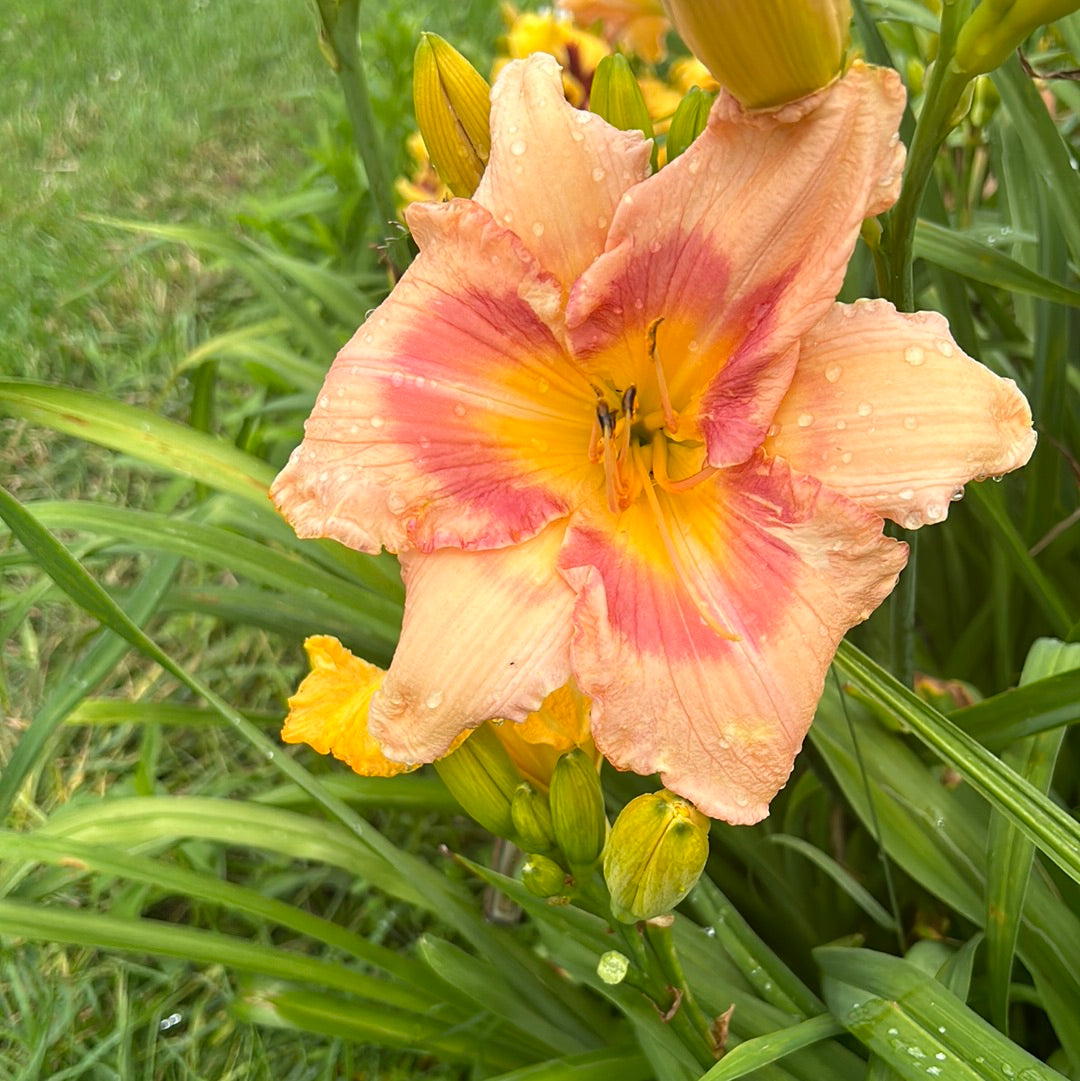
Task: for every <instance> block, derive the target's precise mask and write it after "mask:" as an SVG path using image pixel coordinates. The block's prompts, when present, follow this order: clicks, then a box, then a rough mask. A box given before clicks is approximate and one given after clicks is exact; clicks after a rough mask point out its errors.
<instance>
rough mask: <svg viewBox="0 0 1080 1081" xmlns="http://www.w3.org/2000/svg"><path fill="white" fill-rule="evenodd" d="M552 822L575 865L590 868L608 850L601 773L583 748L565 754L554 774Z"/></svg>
mask: <svg viewBox="0 0 1080 1081" xmlns="http://www.w3.org/2000/svg"><path fill="white" fill-rule="evenodd" d="M549 799H550V801H551V825H552V829H553V830H554V833H555V840H556V841H557V842H558V845H559V848H560V849H562V853H563V855H564V856H565V857H566V860H567V862H568V863H569V864H570V866H571V868H578V867H582V868H584V867H590V866H591V865H592V864H594V863H595V862H596V861H597V860H598V859H599V858H600V853H601V852H603V850H604V839H605V837H606V836H607V819H606V818H605V817H604V793H603V792H602V791H601V790H600V776H599V774H598V773H597V772H596V766H594V765H593V763H592V760H591V759H590V758H589V756H588V755H587V754H586V753H585V752H584V751H582V750H580V749H575V750H573V751H570V753H569V754H564V755H563V756H562V758H560V759H559V761H558V762H557V763H556V764H555V770H554V772H553V773H552V775H551V791H550V793H549Z"/></svg>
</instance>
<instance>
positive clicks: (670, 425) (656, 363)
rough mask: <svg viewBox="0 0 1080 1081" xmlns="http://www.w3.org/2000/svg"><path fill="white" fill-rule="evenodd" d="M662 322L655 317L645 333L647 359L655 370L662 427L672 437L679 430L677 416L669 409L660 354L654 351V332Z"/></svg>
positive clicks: (659, 317) (669, 399)
mask: <svg viewBox="0 0 1080 1081" xmlns="http://www.w3.org/2000/svg"><path fill="white" fill-rule="evenodd" d="M663 321H664V317H663V316H662V315H659V316H657V317H656V318H655V319H654V320H653V321H652V322H651V323H650V324H649V328H648V330H647V331H646V332H645V334H646V340H647V341H648V345H649V359H650V360H652V362H653V367H654V368H655V369H656V385H657V386H658V387H659V389H660V406H661V408H662V409H663V411H664V426H665V427H666V428H667V430H668V431H669V432H670V433H671V434H672V435H674V434H675V433H676V432H677V431H678V430H679V414H678V413H676V412H675V410H674V409H672V408H671V398H670V397H669V395H668V388H667V380H666V379H665V378H664V366H663V364H661V363H660V354H659V352H658V351H657V349H656V332H657V330H658V329H659V328H660V324H661V323H662V322H663Z"/></svg>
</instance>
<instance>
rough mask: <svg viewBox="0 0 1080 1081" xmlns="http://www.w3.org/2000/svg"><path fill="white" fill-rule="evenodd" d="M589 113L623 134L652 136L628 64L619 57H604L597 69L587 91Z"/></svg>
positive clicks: (623, 58)
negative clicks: (629, 132) (633, 133)
mask: <svg viewBox="0 0 1080 1081" xmlns="http://www.w3.org/2000/svg"><path fill="white" fill-rule="evenodd" d="M589 110H590V112H594V113H596V115H597V116H600V117H603V118H604V119H605V120H606V121H607V122H608V123H609V124H610V125H611V126H612V127H615V128H619V129H621V130H622V131H640V132H641V134H642V135H644V136H645V138H646V139H651V138H652V134H653V127H652V120H651V119H650V117H649V109H648V106H646V104H645V97H644V95H643V94H642V93H641V87H640V86H639V85H638V81H637V79H635V78H634V73H633V72H632V71H631V70H630V64H629V63H628V62H627V59H626V57H625V56H623V55H622V53H614V54H613V55H611V56H605V57H604V59H603V60H601V61H600V63H599V64H597V66H596V71H595V73H594V74H593V80H592V86H591V88H590V90H589Z"/></svg>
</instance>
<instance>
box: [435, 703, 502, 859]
mask: <svg viewBox="0 0 1080 1081" xmlns="http://www.w3.org/2000/svg"><path fill="white" fill-rule="evenodd" d="M435 770H436V772H437V773H438V774H439V776H440V777H441V778H442V782H443V784H445V785H446V787H447V788H448V789H449V790H450V794H451V795H452V796H453V797H454V799H456V800H457V801H458V803H460V804H461V806H462V808H463V809H464V810H465V812H466V813H467V814H468V815H469V816H470V817H471V818H473V819H475V820H476V821H477V822H479V823H480V825H481V826H483V827H484V829H486V830H490V831H491V832H492V833H494V834H496V835H497V836H499V837H507V838H510V839H513V837H514V820H513V815H512V814H511V810H510V808H511V804H512V802H513V799H514V791H515V790H516V789H517V786H518V785H519V784H521V774H520V773H518V771H517V767H516V766H515V765H514V763H513V762H512V761H511V759H510V756H509V755H508V754H507V753H506V748H505V747H503V745H502V744H501V743H500V742H499V737H498V736H496V735H495V733H494V732H493V731H492V729H491V726H490V725H487V724H482V725H480V727H479V728H477V729H476V731H474V732H473V733H472V735H471V736H469V738H468V739H467V740H466V741H465V742H464V743H463V744H462V745H461V746H460V747H458V749H457V750H456V751H454V752H453V753H452V754H448V755H447V756H446V757H445V758H440V759H439V761H438V762H436V763H435Z"/></svg>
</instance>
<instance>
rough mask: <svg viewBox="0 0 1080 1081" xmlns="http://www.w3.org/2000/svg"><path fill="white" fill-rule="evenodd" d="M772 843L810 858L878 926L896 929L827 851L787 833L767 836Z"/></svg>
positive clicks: (859, 883)
mask: <svg viewBox="0 0 1080 1081" xmlns="http://www.w3.org/2000/svg"><path fill="white" fill-rule="evenodd" d="M769 841H770V843H772V844H777V845H783V846H784V847H785V848H790V849H792V850H793V851H795V852H798V853H799V854H800V855H802V856H805V857H806V859H808V860H810V862H811V863H813V864H814V866H815V867H819V868H820V869H821V870H822V871H824V872H825V874H827V875H828V876H829V878H831V879H832V880H833V881H834V882H835V883H836V884H837V885H838V886H839V887H840V889H841V890H843V891H844V893H846V894H847V895H848V896H849V897H850V898H851V899H852V900H853V901H854V902H855V903H856V904H857V905H858V906H859V908H861V909H862V910H863V912H865V913H866V914H867V915H868V916H869V917H870V918H871V919H872V920H873V921H874V923H876V924H877V925H878V926H879V927H884V928H885V930H887V931H894V930H896V921H895V920H894V919H893V917H892V916H891V915H889V913H888V911H887V910H886V909H885V908H884V907H883V906H882V905H881V904H880V903H879V902H878V900H877V898H876V897H874V895H873V894H872V893H871V892H870V891H869V890H868V889H867V888H866V887H865V886H863V885H862V883H861V882H859V881H857V880H856V878H855V877H854V876H853V875H852V874H851V872H850V871H848V870H847V869H846V868H844V867H842V866H841V865H840V864H839V863H837V862H836V860H834V859H833V858H832V857H831V856H830V855H829V854H828V853H827V852H822V851H821V849H820V848H818V847H817V845H813V844H811V843H810V842H809V841H804V840H803V839H802V838H801V837H793V836H791V834H787V833H774V834H772V835H771V836H770V837H769Z"/></svg>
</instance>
